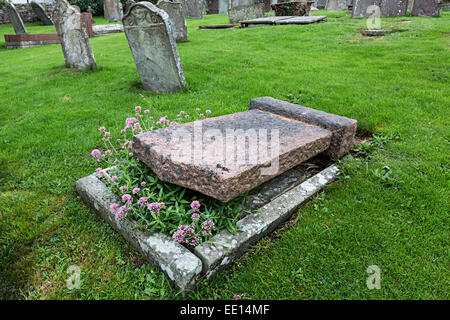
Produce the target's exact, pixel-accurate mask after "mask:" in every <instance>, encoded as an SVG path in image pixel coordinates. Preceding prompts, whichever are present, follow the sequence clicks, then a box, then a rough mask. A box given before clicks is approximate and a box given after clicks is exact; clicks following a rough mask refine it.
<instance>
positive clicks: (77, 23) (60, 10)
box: [54, 0, 96, 69]
mask: <svg viewBox="0 0 450 320" xmlns="http://www.w3.org/2000/svg"><path fill="white" fill-rule="evenodd" d="M54 19H55V21H54V22H55V28H56V32H57V33H58V37H59V40H60V41H61V47H62V50H63V54H64V59H65V61H66V66H67V67H68V68H74V69H87V68H95V66H96V63H95V58H94V53H93V51H92V47H91V44H90V42H89V36H88V34H87V31H86V26H85V24H84V21H83V18H82V16H81V14H80V11H78V10H77V9H76V8H74V7H73V6H71V5H70V4H69V3H68V2H67V0H56V5H55V13H54Z"/></svg>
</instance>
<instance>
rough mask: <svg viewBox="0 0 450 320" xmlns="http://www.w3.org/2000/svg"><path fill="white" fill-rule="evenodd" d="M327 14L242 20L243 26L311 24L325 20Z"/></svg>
mask: <svg viewBox="0 0 450 320" xmlns="http://www.w3.org/2000/svg"><path fill="white" fill-rule="evenodd" d="M326 18H327V16H274V17H264V18H258V19H251V20H245V21H241V22H240V23H241V27H244V28H245V27H248V26H252V25H276V24H280V25H286V24H310V23H315V22H320V21H323V20H325V19H326Z"/></svg>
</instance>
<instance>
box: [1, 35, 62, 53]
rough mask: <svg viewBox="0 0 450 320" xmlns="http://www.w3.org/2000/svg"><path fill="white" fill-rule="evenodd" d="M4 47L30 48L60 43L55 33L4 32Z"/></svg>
mask: <svg viewBox="0 0 450 320" xmlns="http://www.w3.org/2000/svg"><path fill="white" fill-rule="evenodd" d="M4 37H5V46H6V49H18V48H31V47H36V46H44V45H47V44H59V43H61V42H60V40H59V38H58V35H57V34H56V33H39V34H28V33H23V34H5V35H4Z"/></svg>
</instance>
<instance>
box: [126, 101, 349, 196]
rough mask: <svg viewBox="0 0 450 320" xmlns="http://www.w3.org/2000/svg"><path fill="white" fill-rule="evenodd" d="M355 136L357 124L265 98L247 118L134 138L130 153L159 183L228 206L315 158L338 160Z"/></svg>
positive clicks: (198, 123)
mask: <svg viewBox="0 0 450 320" xmlns="http://www.w3.org/2000/svg"><path fill="white" fill-rule="evenodd" d="M355 132H356V120H352V119H348V118H345V117H340V116H336V115H332V114H327V113H325V112H322V111H318V110H314V109H311V108H305V107H301V106H299V105H295V104H291V103H288V102H285V101H281V100H276V99H273V98H270V97H264V98H257V99H252V100H251V103H250V110H248V111H245V112H239V113H235V114H230V115H226V116H221V117H216V118H210V119H205V120H201V121H195V122H191V123H186V124H181V125H177V126H176V127H169V128H163V129H159V130H154V131H150V132H145V133H141V134H139V135H136V136H134V137H133V147H132V150H133V154H134V155H135V156H136V157H137V158H139V159H140V160H141V161H142V162H144V163H145V164H147V165H148V166H149V167H150V168H151V169H152V170H153V171H154V172H155V173H156V175H158V177H159V178H160V179H161V180H162V181H166V182H170V183H173V184H177V185H180V186H183V187H186V188H189V189H192V190H196V191H198V192H201V193H203V194H206V195H208V196H211V197H213V198H215V199H218V200H221V201H229V200H231V199H233V198H235V197H237V196H239V195H241V194H243V193H245V192H247V191H250V190H251V189H253V188H255V187H257V186H259V185H261V184H262V183H264V182H266V181H268V180H270V179H272V178H274V177H276V176H278V175H280V174H281V173H283V172H285V171H287V170H289V169H291V168H293V167H295V166H296V165H298V164H300V163H302V162H304V161H305V160H308V159H310V158H311V157H313V156H315V155H317V154H319V153H322V152H327V154H329V155H330V156H332V157H340V156H342V155H343V154H344V153H345V152H347V151H348V150H349V149H350V148H351V147H352V146H353V140H354V135H355ZM269 135H270V137H269ZM192 137H193V140H192ZM203 137H205V138H203ZM180 139H181V140H180ZM246 139H248V140H249V143H248V144H247V143H246ZM235 140H236V145H237V146H238V147H236V145H235ZM269 140H270V148H269V147H268V146H269ZM224 142H225V143H224ZM264 146H266V147H264ZM269 149H270V152H269V151H268V150H269ZM258 150H259V151H258ZM268 166H270V167H269V168H268Z"/></svg>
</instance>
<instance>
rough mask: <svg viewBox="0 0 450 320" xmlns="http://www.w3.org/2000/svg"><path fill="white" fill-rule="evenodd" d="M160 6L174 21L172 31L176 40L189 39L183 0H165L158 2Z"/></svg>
mask: <svg viewBox="0 0 450 320" xmlns="http://www.w3.org/2000/svg"><path fill="white" fill-rule="evenodd" d="M158 8H160V9H162V10H164V11H165V12H166V13H167V14H168V15H169V18H170V21H171V22H172V31H173V37H174V38H175V41H188V33H187V26H186V19H185V18H184V14H183V4H182V3H181V2H169V1H166V0H163V1H161V2H159V3H158Z"/></svg>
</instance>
